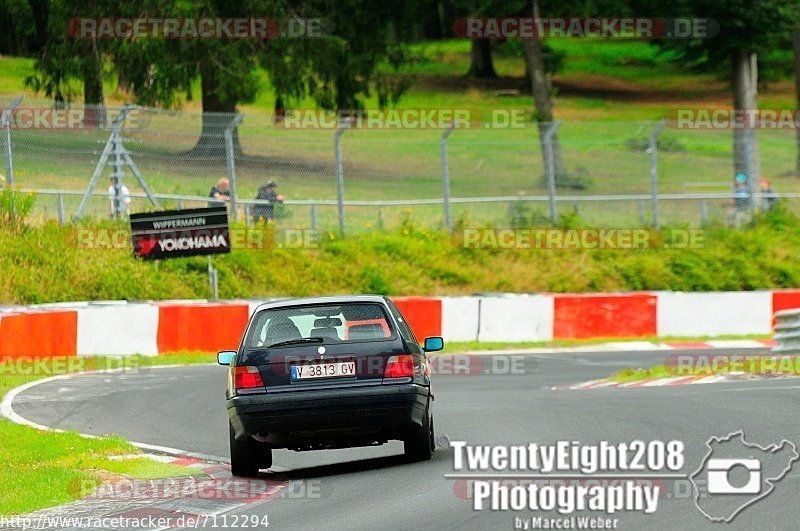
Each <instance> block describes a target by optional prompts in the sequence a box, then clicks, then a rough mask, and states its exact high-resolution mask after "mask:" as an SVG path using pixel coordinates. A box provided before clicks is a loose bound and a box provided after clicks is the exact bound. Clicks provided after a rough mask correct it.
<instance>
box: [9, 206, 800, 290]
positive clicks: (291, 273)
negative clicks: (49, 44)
mask: <svg viewBox="0 0 800 531" xmlns="http://www.w3.org/2000/svg"><path fill="white" fill-rule="evenodd" d="M462 221H463V220H462ZM463 223H465V225H464V226H466V227H472V226H475V225H472V224H471V223H470V222H469V221H464V222H463ZM564 223H566V226H569V227H572V228H584V227H591V226H592V225H591V224H588V223H586V222H584V221H583V220H581V219H576V218H569V219H568V220H567V219H565V220H564ZM502 226H508V223H504V224H503V225H502ZM81 227H85V228H87V229H89V230H94V229H111V228H115V229H118V230H121V231H123V232H122V236H121V239H122V241H123V242H124V244H123V246H122V247H121V248H119V249H115V250H111V249H103V248H83V247H81V246H80V245H78V239H77V236H76V232H75V228H74V227H69V226H67V227H58V226H57V225H56V224H55V223H46V224H44V225H41V226H33V227H28V228H25V229H22V230H16V231H13V230H8V229H5V230H2V229H0V271H4V275H3V276H2V277H0V302H2V303H9V304H14V303H19V304H30V303H43V302H53V301H71V300H109V299H111V300H119V299H127V300H142V299H183V298H207V297H209V296H210V293H209V288H208V280H207V260H206V259H205V258H203V257H194V258H186V259H178V260H166V261H162V262H161V263H160V264H154V263H152V262H142V261H139V260H136V259H134V258H133V257H132V256H131V253H130V249H129V247H128V244H127V241H129V240H127V238H128V236H127V235H126V233H125V230H126V229H125V226H124V225H123V224H119V225H112V224H110V223H109V222H106V223H104V224H100V225H92V224H86V225H83V226H81ZM402 227H403V228H402V229H400V230H390V231H378V230H374V231H372V232H370V233H368V234H361V235H355V236H350V237H347V238H345V239H341V238H340V237H338V236H337V235H336V234H335V233H333V232H330V233H322V238H321V241H320V243H319V245H318V247H317V248H305V249H293V248H276V247H274V246H273V247H268V248H264V249H243V248H236V247H235V248H234V251H233V252H232V253H230V254H229V255H221V256H217V257H215V258H214V263H215V266H216V267H217V268H218V270H219V280H220V291H219V296H220V298H223V299H231V298H241V297H244V298H254V297H269V296H308V295H318V294H320V293H325V294H337V293H338V294H347V293H383V294H388V295H464V294H472V293H476V292H514V293H537V292H568V293H569V292H573V293H575V292H577V293H583V292H597V291H600V292H603V291H630V290H673V291H739V290H757V289H771V288H790V287H797V286H800V263H798V262H797V260H796V259H795V257H796V256H798V255H799V254H800V219H798V218H796V217H795V216H793V215H792V214H790V213H788V212H786V211H785V210H784V209H782V208H779V209H777V210H775V211H773V212H772V213H771V214H770V215H768V216H765V217H763V218H759V221H758V223H757V224H756V225H754V226H753V227H748V228H746V229H743V230H733V229H728V228H724V227H721V226H710V227H707V228H706V229H705V230H704V232H703V233H702V235H703V242H702V244H703V245H702V246H699V247H695V248H663V247H658V248H652V249H617V250H608V249H496V248H465V247H464V245H463V242H462V241H461V240H459V239H458V238H454V239H451V238H450V237H449V236H448V235H447V234H446V233H443V232H440V231H433V230H429V229H427V228H424V227H423V226H421V225H418V224H416V223H415V221H414V219H413V218H406V219H405V221H404V222H403V225H402ZM271 241H273V242H274V240H271ZM52 279H59V281H58V282H53V281H52Z"/></svg>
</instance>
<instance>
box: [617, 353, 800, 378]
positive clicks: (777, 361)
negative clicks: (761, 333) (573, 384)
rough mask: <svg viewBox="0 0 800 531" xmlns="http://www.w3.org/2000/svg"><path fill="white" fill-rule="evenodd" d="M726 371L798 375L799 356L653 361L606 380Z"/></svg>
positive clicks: (722, 357)
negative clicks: (675, 362) (648, 365)
mask: <svg viewBox="0 0 800 531" xmlns="http://www.w3.org/2000/svg"><path fill="white" fill-rule="evenodd" d="M726 374H738V375H741V374H751V375H769V376H798V375H800V356H791V355H787V356H780V357H774V356H746V355H739V356H727V355H716V356H715V355H714V354H710V355H708V356H704V355H700V356H697V357H696V358H695V359H694V361H693V362H692V363H688V364H681V363H680V362H678V363H677V364H674V365H673V364H668V365H655V366H653V367H648V368H639V369H632V368H627V369H623V370H621V371H619V372H617V373H615V374H613V375H611V376H609V377H608V378H607V379H606V380H607V381H610V382H619V383H627V382H636V381H641V380H653V379H658V378H673V377H677V376H698V377H700V376H714V375H726Z"/></svg>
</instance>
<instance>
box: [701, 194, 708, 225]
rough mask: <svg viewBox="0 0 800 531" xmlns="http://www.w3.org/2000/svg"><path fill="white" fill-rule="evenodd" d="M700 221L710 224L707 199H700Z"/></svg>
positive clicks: (703, 223)
mask: <svg viewBox="0 0 800 531" xmlns="http://www.w3.org/2000/svg"><path fill="white" fill-rule="evenodd" d="M700 223H701V224H702V225H708V201H706V200H705V199H701V200H700Z"/></svg>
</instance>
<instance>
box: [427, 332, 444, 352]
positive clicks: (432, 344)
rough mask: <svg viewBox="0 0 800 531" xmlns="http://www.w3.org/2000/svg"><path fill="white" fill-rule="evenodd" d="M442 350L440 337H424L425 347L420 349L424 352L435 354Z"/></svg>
mask: <svg viewBox="0 0 800 531" xmlns="http://www.w3.org/2000/svg"><path fill="white" fill-rule="evenodd" d="M443 348H444V339H442V338H441V337H438V336H436V337H426V338H425V345H424V346H423V347H422V349H423V350H424V351H425V352H437V351H439V350H442V349H443Z"/></svg>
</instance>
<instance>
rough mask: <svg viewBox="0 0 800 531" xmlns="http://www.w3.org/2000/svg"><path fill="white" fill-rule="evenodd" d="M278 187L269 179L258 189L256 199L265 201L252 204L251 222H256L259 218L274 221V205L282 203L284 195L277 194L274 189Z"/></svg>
mask: <svg viewBox="0 0 800 531" xmlns="http://www.w3.org/2000/svg"><path fill="white" fill-rule="evenodd" d="M277 187H278V185H277V184H275V181H269V182H268V183H267V184H265V185H264V186H262V187H260V188H259V189H258V194H256V199H258V200H260V201H266V203H261V204H258V205H253V214H252V216H253V223H258V221H259V220H262V219H263V220H265V221H275V205H277V204H278V203H283V199H284V197H283V196H282V195H278V194H277V193H276V191H275V189H276V188H277Z"/></svg>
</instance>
